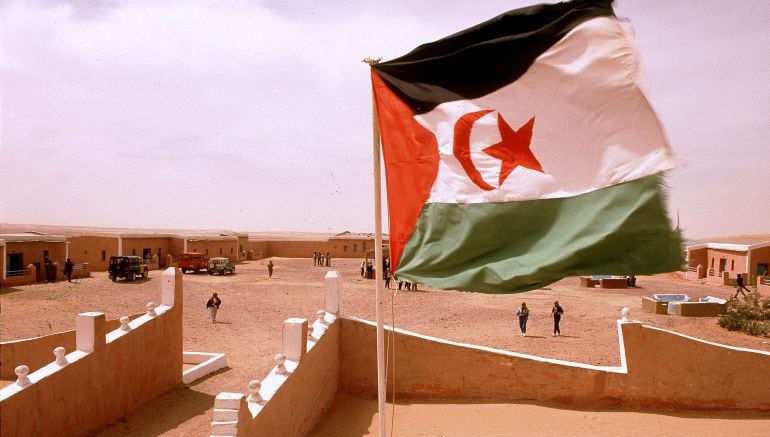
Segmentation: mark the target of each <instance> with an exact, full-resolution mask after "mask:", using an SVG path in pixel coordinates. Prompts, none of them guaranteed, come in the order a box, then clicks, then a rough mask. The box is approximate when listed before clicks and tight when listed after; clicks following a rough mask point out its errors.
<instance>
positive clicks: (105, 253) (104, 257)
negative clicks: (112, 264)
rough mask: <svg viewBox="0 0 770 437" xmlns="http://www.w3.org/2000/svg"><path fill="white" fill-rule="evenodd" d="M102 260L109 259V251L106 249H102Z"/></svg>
mask: <svg viewBox="0 0 770 437" xmlns="http://www.w3.org/2000/svg"><path fill="white" fill-rule="evenodd" d="M102 261H107V251H106V250H103V251H102Z"/></svg>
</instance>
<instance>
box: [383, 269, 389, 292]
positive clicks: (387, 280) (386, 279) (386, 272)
mask: <svg viewBox="0 0 770 437" xmlns="http://www.w3.org/2000/svg"><path fill="white" fill-rule="evenodd" d="M384 273H385V288H390V270H385V271H384Z"/></svg>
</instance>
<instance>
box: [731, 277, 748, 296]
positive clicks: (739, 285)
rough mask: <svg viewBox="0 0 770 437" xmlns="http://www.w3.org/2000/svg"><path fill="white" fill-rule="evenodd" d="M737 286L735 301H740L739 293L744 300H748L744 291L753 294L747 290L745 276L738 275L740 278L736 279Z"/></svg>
mask: <svg viewBox="0 0 770 437" xmlns="http://www.w3.org/2000/svg"><path fill="white" fill-rule="evenodd" d="M735 284H736V287H735V296H733V299H738V292H740V293H741V295H742V296H743V298H744V299H746V293H744V291H743V290H746V291H748V292H749V293H751V290H749V289H748V288H746V287H745V286H744V285H743V276H741V274H740V273H738V277H737V278H735Z"/></svg>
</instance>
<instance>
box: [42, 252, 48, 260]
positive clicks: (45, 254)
mask: <svg viewBox="0 0 770 437" xmlns="http://www.w3.org/2000/svg"><path fill="white" fill-rule="evenodd" d="M43 259H48V251H47V250H44V251H43Z"/></svg>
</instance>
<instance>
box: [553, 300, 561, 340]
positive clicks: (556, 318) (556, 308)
mask: <svg viewBox="0 0 770 437" xmlns="http://www.w3.org/2000/svg"><path fill="white" fill-rule="evenodd" d="M562 314H564V310H563V309H562V308H561V306H560V305H559V301H558V300H557V301H556V302H554V303H553V308H551V316H552V317H553V336H554V337H557V336H559V335H561V330H559V322H560V321H561V315H562Z"/></svg>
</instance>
